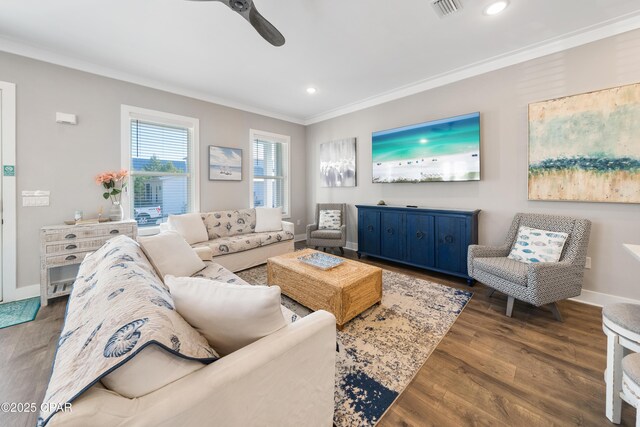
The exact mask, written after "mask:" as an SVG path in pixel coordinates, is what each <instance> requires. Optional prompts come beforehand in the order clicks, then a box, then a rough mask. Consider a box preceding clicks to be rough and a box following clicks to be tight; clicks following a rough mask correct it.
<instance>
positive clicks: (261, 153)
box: [251, 131, 289, 216]
mask: <svg viewBox="0 0 640 427" xmlns="http://www.w3.org/2000/svg"><path fill="white" fill-rule="evenodd" d="M251 133H252V138H251V140H252V148H251V156H252V158H251V159H252V170H253V177H252V179H253V181H252V190H251V191H252V194H251V197H252V204H253V206H254V207H267V208H276V207H281V208H282V214H283V215H284V216H288V215H289V173H288V172H289V171H288V169H289V137H287V136H284V135H274V134H269V133H266V132H265V133H260V132H258V131H252V132H251Z"/></svg>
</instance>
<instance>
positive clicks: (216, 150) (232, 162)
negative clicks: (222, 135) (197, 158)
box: [209, 145, 242, 181]
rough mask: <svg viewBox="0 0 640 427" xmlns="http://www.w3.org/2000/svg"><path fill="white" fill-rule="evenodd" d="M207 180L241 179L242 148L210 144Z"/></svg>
mask: <svg viewBox="0 0 640 427" xmlns="http://www.w3.org/2000/svg"><path fill="white" fill-rule="evenodd" d="M209 180H210V181H242V149H240V148H229V147H217V146H215V145H210V146H209Z"/></svg>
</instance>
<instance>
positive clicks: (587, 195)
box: [529, 83, 640, 203]
mask: <svg viewBox="0 0 640 427" xmlns="http://www.w3.org/2000/svg"><path fill="white" fill-rule="evenodd" d="M639 138H640V83H636V84H630V85H626V86H619V87H615V88H612V89H604V90H599V91H596V92H590V93H584V94H580V95H573V96H567V97H564V98H558V99H552V100H549V101H543V102H537V103H534V104H530V105H529V200H564V201H581V202H610V203H640V139H639Z"/></svg>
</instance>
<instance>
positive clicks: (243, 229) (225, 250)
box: [160, 209, 295, 272]
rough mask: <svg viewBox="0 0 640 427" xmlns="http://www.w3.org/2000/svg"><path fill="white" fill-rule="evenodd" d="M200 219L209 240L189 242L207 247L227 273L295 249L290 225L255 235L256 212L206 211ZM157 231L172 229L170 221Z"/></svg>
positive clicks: (196, 245)
mask: <svg viewBox="0 0 640 427" xmlns="http://www.w3.org/2000/svg"><path fill="white" fill-rule="evenodd" d="M200 217H201V219H202V221H203V222H204V225H205V227H206V230H207V235H208V240H207V241H202V242H197V243H192V244H191V246H192V247H194V248H200V247H208V248H210V249H211V251H212V255H213V259H214V261H215V262H216V263H218V264H220V265H222V266H223V267H225V268H226V269H228V270H230V271H233V272H236V271H241V270H245V269H247V268H251V267H255V266H256V265H260V264H264V263H266V262H267V258H270V257H273V256H278V255H282V254H286V253H289V252H293V251H294V250H295V248H294V234H295V230H294V225H293V223H291V222H287V221H281V224H282V226H281V230H277V231H270V232H255V229H256V209H236V210H227V211H214V212H206V213H201V214H200ZM160 229H161V230H162V231H165V230H171V229H175V227H173V226H172V224H171V218H170V220H169V222H168V223H166V224H162V225H161V226H160ZM177 231H179V230H177ZM190 243H191V242H190Z"/></svg>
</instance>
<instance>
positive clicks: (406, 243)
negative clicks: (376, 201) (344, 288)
mask: <svg viewBox="0 0 640 427" xmlns="http://www.w3.org/2000/svg"><path fill="white" fill-rule="evenodd" d="M356 207H357V208H358V258H359V257H361V256H362V255H368V256H372V257H378V258H382V259H386V260H390V261H397V262H400V263H403V264H408V265H411V266H414V267H420V268H425V269H429V270H434V271H439V272H442V273H447V274H452V275H454V276H458V277H463V278H465V279H467V282H468V283H469V284H470V285H471V284H472V283H473V279H472V278H471V277H469V275H468V274H467V248H468V247H469V245H473V244H477V243H478V214H479V213H480V211H479V210H473V211H466V210H447V209H428V208H408V207H401V206H372V205H371V206H370V205H356Z"/></svg>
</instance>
